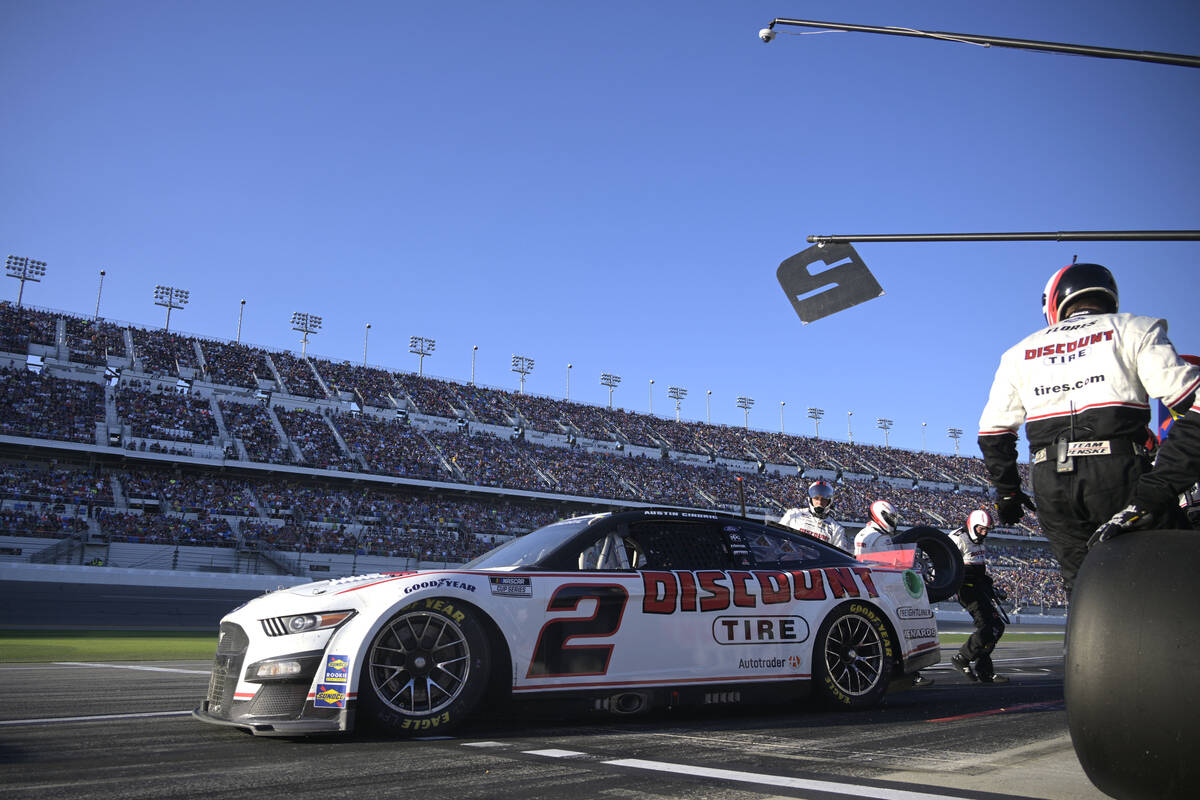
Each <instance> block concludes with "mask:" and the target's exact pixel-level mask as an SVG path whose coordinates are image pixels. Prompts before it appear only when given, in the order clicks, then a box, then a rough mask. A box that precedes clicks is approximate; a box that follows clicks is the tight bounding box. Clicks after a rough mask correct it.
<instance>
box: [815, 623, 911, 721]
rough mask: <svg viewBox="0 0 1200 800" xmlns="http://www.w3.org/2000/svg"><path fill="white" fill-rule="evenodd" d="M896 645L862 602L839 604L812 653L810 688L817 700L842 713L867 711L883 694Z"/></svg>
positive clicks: (886, 629) (818, 636) (818, 632)
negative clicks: (848, 710)
mask: <svg viewBox="0 0 1200 800" xmlns="http://www.w3.org/2000/svg"><path fill="white" fill-rule="evenodd" d="M895 652H896V650H895V645H894V643H893V641H892V633H891V629H889V628H888V625H887V622H886V621H885V620H884V618H883V613H882V612H881V611H880V610H879V609H877V608H876V607H874V606H872V605H868V604H866V603H861V602H855V601H851V602H847V603H842V604H841V605H839V606H838V607H836V608H835V609H833V611H832V612H831V613H830V614H829V616H827V617H826V618H825V621H824V622H823V623H821V628H820V630H818V631H817V638H816V643H815V649H814V650H813V683H814V685H815V687H816V689H815V691H816V694H817V696H818V697H819V698H820V700H821V701H822V702H823V703H824V704H825V705H827V706H832V707H834V708H843V709H861V708H870V707H872V706H874V705H875V704H876V703H878V702H879V699H880V698H881V697H883V694H884V692H886V691H887V686H888V681H890V680H891V675H892V665H893V664H894V663H895V658H896V656H895Z"/></svg>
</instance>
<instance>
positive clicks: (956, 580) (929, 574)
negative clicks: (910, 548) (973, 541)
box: [892, 525, 965, 603]
mask: <svg viewBox="0 0 1200 800" xmlns="http://www.w3.org/2000/svg"><path fill="white" fill-rule="evenodd" d="M892 541H893V542H895V543H896V544H915V545H916V546H917V563H916V564H915V565H914V566H913V569H915V570H916V571H917V572H919V573H921V578H922V579H923V580H924V581H925V591H926V592H927V593H928V594H929V602H930V603H940V602H942V601H943V600H949V599H950V598H951V597H953V596H954V595H956V594H958V587H959V586H961V585H962V582H963V576H964V574H965V568H964V567H963V560H962V552H961V551H960V550H959V549H958V545H956V544H955V543H954V540H953V539H951V538H950V537H949V536H947V535H946V534H944V533H942V532H941V531H939V530H938V529H937V528H931V527H929V526H927V525H918V526H916V527H915V528H909V529H908V530H906V531H904V532H902V533H898V534H896V535H895V536H893V537H892Z"/></svg>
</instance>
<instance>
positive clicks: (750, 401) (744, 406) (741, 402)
mask: <svg viewBox="0 0 1200 800" xmlns="http://www.w3.org/2000/svg"><path fill="white" fill-rule="evenodd" d="M737 407H738V408H740V409H741V410H742V411H744V412H745V413H746V430H747V431H749V430H750V409H751V408H753V407H754V398H753V397H739V398H738V399H737Z"/></svg>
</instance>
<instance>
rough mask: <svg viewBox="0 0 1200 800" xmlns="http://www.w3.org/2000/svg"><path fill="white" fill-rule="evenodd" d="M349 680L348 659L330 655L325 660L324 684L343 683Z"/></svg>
mask: <svg viewBox="0 0 1200 800" xmlns="http://www.w3.org/2000/svg"><path fill="white" fill-rule="evenodd" d="M348 680H350V659H349V658H348V657H347V656H335V655H330V656H329V657H328V658H326V659H325V682H326V683H345V682H347V681H348Z"/></svg>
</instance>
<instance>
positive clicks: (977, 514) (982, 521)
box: [967, 508, 996, 544]
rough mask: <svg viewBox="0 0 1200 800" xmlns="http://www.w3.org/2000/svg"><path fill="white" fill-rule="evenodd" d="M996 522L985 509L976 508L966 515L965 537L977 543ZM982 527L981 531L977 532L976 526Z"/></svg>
mask: <svg viewBox="0 0 1200 800" xmlns="http://www.w3.org/2000/svg"><path fill="white" fill-rule="evenodd" d="M995 525H996V523H995V521H994V520H993V519H992V515H991V514H990V513H988V511H987V510H986V509H982V508H977V509H975V510H974V511H972V512H971V514H970V516H968V517H967V538H968V539H970V540H971V541H972V542H974V543H975V544H979V543H980V542H982V541H983V540H984V538H986V537H987V535H988V532H989V531H991V529H992V528H993V527H995ZM980 527H982V528H983V533H978V532H977V531H976V528H980Z"/></svg>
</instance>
